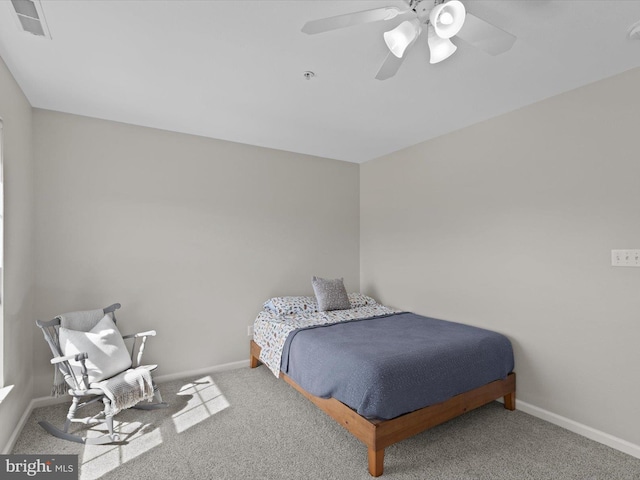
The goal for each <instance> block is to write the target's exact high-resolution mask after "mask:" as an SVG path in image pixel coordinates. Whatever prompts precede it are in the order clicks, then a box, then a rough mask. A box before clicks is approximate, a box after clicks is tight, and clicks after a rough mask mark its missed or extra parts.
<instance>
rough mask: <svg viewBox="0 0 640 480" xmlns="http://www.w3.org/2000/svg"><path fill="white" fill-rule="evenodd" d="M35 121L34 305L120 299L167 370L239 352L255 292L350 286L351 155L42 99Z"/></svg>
mask: <svg viewBox="0 0 640 480" xmlns="http://www.w3.org/2000/svg"><path fill="white" fill-rule="evenodd" d="M34 128H35V158H36V186H37V188H36V211H37V214H36V215H37V216H36V233H37V240H36V260H37V266H38V268H37V279H36V281H37V292H38V295H37V306H36V313H37V315H38V316H39V318H46V319H48V318H50V317H53V316H55V315H56V314H58V313H61V312H65V311H69V310H75V309H85V308H95V307H99V306H106V305H108V304H110V303H112V302H121V303H122V305H123V308H122V310H121V314H120V315H119V316H118V318H119V322H120V326H121V330H122V331H123V332H125V333H126V332H133V331H141V330H146V329H149V328H155V329H157V331H158V337H156V338H155V339H153V340H152V341H151V342H150V343H149V345H148V349H147V351H146V353H145V356H147V355H148V357H147V361H150V362H152V363H158V364H159V365H160V367H159V369H158V372H157V373H158V375H167V374H169V375H170V374H176V373H180V372H185V371H190V370H194V369H202V368H206V367H208V366H214V365H221V364H225V363H229V362H235V361H242V360H247V359H248V345H249V343H248V342H249V338H248V337H247V326H248V325H251V324H253V320H254V319H255V317H256V315H257V313H258V312H259V311H260V310H261V308H262V302H263V301H264V300H266V299H267V298H269V297H270V296H273V295H283V294H312V293H313V290H312V288H311V276H312V275H320V276H327V277H336V276H343V277H344V278H345V284H346V286H347V288H348V290H350V291H356V290H358V289H359V263H358V262H359V258H358V250H359V168H358V165H357V164H351V163H345V162H339V161H333V160H327V159H321V158H315V157H305V156H303V155H298V154H293V153H287V152H282V151H277V150H269V149H265V148H260V147H252V146H248V145H241V144H236V143H231V142H225V141H218V140H212V139H207V138H202V137H195V136H189V135H184V134H178V133H171V132H166V131H161V130H154V129H149V128H142V127H136V126H131V125H125V124H121V123H115V122H109V121H102V120H96V119H90V118H85V117H79V116H74V115H68V114H63V113H56V112H51V111H43V110H34ZM34 341H35V343H34V350H35V366H34V368H35V372H36V392H35V394H36V396H37V395H46V394H47V392H48V389H49V387H50V383H51V369H50V367H48V366H47V358H48V353H47V349H46V345H44V342H43V341H42V339H41V338H39V337H38V338H36V339H35V340H34Z"/></svg>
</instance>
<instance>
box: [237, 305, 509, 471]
mask: <svg viewBox="0 0 640 480" xmlns="http://www.w3.org/2000/svg"><path fill="white" fill-rule="evenodd" d="M349 300H350V301H351V306H352V308H350V309H345V310H338V311H330V312H319V311H318V309H317V304H315V303H314V302H315V300H314V299H313V297H276V298H275V299H270V300H269V301H268V302H265V306H264V309H263V311H262V312H260V314H259V315H258V317H257V318H256V321H255V322H254V339H253V340H252V341H251V347H250V367H251V368H255V367H257V366H258V365H259V364H260V363H264V364H265V365H266V366H267V367H268V368H269V369H270V370H271V371H272V373H273V374H274V375H275V376H277V377H280V378H282V379H284V381H285V382H287V383H288V384H289V385H291V386H292V387H293V388H294V389H296V390H297V391H299V392H300V393H301V394H302V395H304V396H305V397H306V398H308V399H309V400H310V401H312V402H313V403H314V404H315V405H317V406H318V407H319V408H320V409H322V410H323V411H324V412H325V413H327V414H328V415H329V416H331V417H332V418H333V419H334V420H336V421H337V422H338V423H339V424H340V425H342V426H343V427H344V428H346V429H347V430H348V431H349V432H350V433H351V434H352V435H354V436H355V437H356V438H358V439H359V440H360V441H361V442H363V443H364V444H365V445H366V446H367V452H368V468H369V473H370V474H371V475H372V476H374V477H377V476H380V475H382V473H383V470H384V467H383V465H384V450H385V448H386V447H388V446H389V445H392V444H394V443H396V442H399V441H401V440H403V439H405V438H408V437H410V436H413V435H415V434H417V433H420V432H422V431H424V430H427V429H429V428H431V427H434V426H436V425H439V424H441V423H443V422H446V421H447V420H450V419H452V418H455V417H457V416H459V415H461V414H463V413H465V412H467V411H470V410H473V409H474V408H477V407H480V406H482V405H485V404H487V403H489V402H492V401H494V400H497V399H499V398H503V399H504V406H505V408H507V409H509V410H514V409H515V373H514V372H513V351H512V348H511V343H510V342H509V340H508V339H507V338H506V337H505V336H504V335H501V334H499V333H496V332H492V331H489V330H485V329H480V328H477V327H473V326H469V325H463V324H459V323H454V322H448V321H444V320H439V319H433V318H429V317H424V316H421V315H416V314H414V313H411V312H401V311H398V310H395V309H391V308H389V307H386V306H383V305H380V304H378V303H377V302H375V300H373V299H371V298H370V297H367V296H364V295H361V294H349Z"/></svg>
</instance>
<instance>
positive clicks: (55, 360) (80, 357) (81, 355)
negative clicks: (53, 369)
mask: <svg viewBox="0 0 640 480" xmlns="http://www.w3.org/2000/svg"><path fill="white" fill-rule="evenodd" d="M87 358H89V355H88V354H87V353H85V352H82V353H74V354H72V355H66V356H64V357H55V358H52V359H51V364H52V365H55V364H56V363H61V362H68V361H69V360H75V361H76V362H82V364H83V365H84V361H85V359H87Z"/></svg>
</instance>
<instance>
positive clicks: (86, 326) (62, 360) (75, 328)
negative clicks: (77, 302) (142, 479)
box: [36, 303, 168, 445]
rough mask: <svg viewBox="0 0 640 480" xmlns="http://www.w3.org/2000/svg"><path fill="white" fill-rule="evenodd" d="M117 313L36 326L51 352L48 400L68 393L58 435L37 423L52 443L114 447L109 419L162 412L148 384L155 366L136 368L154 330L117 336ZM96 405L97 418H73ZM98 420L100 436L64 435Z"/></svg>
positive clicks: (92, 313) (111, 309) (107, 311)
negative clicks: (123, 413)
mask: <svg viewBox="0 0 640 480" xmlns="http://www.w3.org/2000/svg"><path fill="white" fill-rule="evenodd" d="M118 308H120V304H119V303H114V304H113V305H111V306H109V307H107V308H104V309H100V310H89V311H82V312H72V313H67V314H63V315H59V316H58V317H56V318H54V319H53V320H50V321H48V322H43V321H40V320H37V321H36V324H37V325H38V327H40V328H41V329H42V332H43V334H44V338H45V340H46V341H47V343H48V344H49V347H50V348H51V352H52V354H53V359H52V360H51V363H52V364H53V365H54V367H56V375H55V380H54V388H53V391H52V395H53V396H58V395H63V394H64V393H68V394H69V395H71V397H72V403H71V406H70V407H69V413H68V414H67V419H66V421H65V423H64V427H63V428H62V429H59V428H57V427H55V426H53V425H52V424H51V423H49V422H47V421H41V422H39V424H40V426H42V427H43V428H44V429H45V430H46V431H47V432H49V433H50V434H52V435H54V436H55V437H58V438H62V439H65V440H69V441H72V442H77V443H84V444H91V445H102V444H106V443H113V442H119V441H120V437H119V435H118V434H117V433H115V432H114V429H113V417H114V415H115V414H116V413H118V412H119V411H120V410H123V409H125V408H131V407H133V408H139V409H145V410H150V409H156V408H165V407H167V406H168V404H166V403H164V402H163V401H162V397H161V395H160V391H159V390H158V387H157V386H156V385H155V383H154V382H153V379H152V378H151V373H150V372H151V371H152V370H155V369H156V368H157V365H141V363H140V362H141V359H142V354H143V352H144V347H145V343H146V340H147V337H152V336H155V334H156V332H155V330H150V331H148V332H142V333H136V334H132V335H124V336H120V333H119V331H118V329H117V327H115V323H116V318H115V311H116V310H117V309H118ZM61 336H62V339H63V343H64V344H63V345H61ZM127 339H133V345H132V347H131V352H130V353H129V351H128V350H127V348H126V346H125V345H124V341H123V340H127ZM93 345H98V347H97V350H96V351H93V350H95V349H94V346H93ZM84 347H86V348H84ZM100 349H102V350H100ZM84 350H92V351H90V352H88V351H84ZM65 351H66V352H67V354H66V355H65ZM114 369H115V370H114ZM143 400H145V401H144V402H143ZM99 401H102V402H103V404H104V409H103V410H102V411H101V412H100V413H98V414H97V415H94V416H91V417H85V418H76V417H75V416H76V412H77V411H78V410H79V409H81V408H83V407H86V406H87V405H90V404H93V403H95V402H99ZM151 401H152V403H148V402H151ZM102 418H104V420H105V422H106V424H107V428H108V430H109V433H108V434H106V435H102V436H100V437H95V438H88V437H81V436H79V435H74V434H72V433H69V427H70V426H71V423H73V422H78V423H83V424H85V425H95V424H98V423H101V421H102Z"/></svg>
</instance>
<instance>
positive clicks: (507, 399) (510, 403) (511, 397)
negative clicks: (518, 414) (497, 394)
mask: <svg viewBox="0 0 640 480" xmlns="http://www.w3.org/2000/svg"><path fill="white" fill-rule="evenodd" d="M504 408H506V409H507V410H515V409H516V392H511V393H507V394H506V395H505V396H504Z"/></svg>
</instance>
